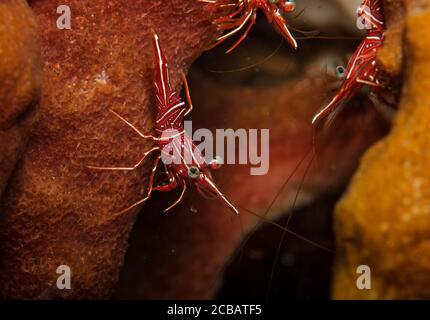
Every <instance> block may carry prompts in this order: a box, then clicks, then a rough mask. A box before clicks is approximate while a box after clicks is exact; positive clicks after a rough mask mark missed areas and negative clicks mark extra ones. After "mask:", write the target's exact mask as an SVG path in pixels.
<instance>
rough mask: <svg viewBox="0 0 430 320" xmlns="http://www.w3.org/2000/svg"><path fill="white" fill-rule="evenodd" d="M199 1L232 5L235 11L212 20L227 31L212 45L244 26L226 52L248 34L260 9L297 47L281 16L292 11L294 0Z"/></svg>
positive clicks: (294, 46) (225, 5)
mask: <svg viewBox="0 0 430 320" xmlns="http://www.w3.org/2000/svg"><path fill="white" fill-rule="evenodd" d="M199 1H201V2H206V3H212V4H214V5H216V6H219V7H234V8H235V11H233V12H232V13H231V14H228V15H226V16H224V17H221V18H219V19H217V20H215V21H214V23H215V24H216V25H217V26H218V29H220V30H222V31H227V33H225V34H224V35H222V36H220V37H219V38H218V39H217V40H216V42H215V44H214V47H215V46H217V45H219V44H220V43H222V42H224V41H225V40H227V39H228V38H230V37H232V36H233V35H235V34H237V33H238V32H240V31H241V30H242V29H243V28H245V27H246V29H245V32H244V33H243V34H242V35H241V36H240V38H239V40H238V41H237V42H236V43H235V44H234V45H233V46H232V47H231V48H230V49H228V50H227V53H230V52H231V51H233V50H234V49H235V48H236V47H237V46H238V45H239V44H240V43H241V42H242V41H243V40H244V39H245V38H246V36H247V35H248V33H249V31H250V30H251V28H252V26H253V25H254V24H255V21H256V18H257V11H258V10H259V9H261V10H262V11H263V12H264V14H265V15H266V18H267V20H268V21H269V23H273V24H274V25H275V26H276V28H277V30H278V31H279V32H280V33H281V34H282V36H283V37H284V38H285V39H286V40H287V41H288V42H289V43H290V44H291V46H292V47H293V48H294V49H297V41H296V39H294V37H293V35H292V34H291V32H290V30H289V29H288V26H287V22H286V20H285V19H284V17H283V16H282V13H288V12H292V11H293V10H294V9H295V7H296V3H295V1H294V0H232V1H229V2H228V3H225V2H223V1H222V0H221V1H220V0H199Z"/></svg>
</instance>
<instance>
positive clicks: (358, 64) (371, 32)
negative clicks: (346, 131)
mask: <svg viewBox="0 0 430 320" xmlns="http://www.w3.org/2000/svg"><path fill="white" fill-rule="evenodd" d="M358 16H359V18H360V19H363V24H364V25H367V28H366V29H367V35H366V38H365V39H364V40H363V41H362V42H361V44H360V45H359V46H358V48H357V50H356V51H355V53H354V54H353V56H352V57H351V59H350V60H349V62H348V65H347V67H346V69H344V68H343V67H341V68H338V76H339V77H341V78H344V79H345V80H344V83H343V85H342V87H341V88H340V90H339V92H338V93H337V94H336V96H335V97H334V98H333V99H332V100H331V101H330V103H329V104H328V105H327V106H325V107H324V108H323V109H321V110H320V111H319V112H318V113H317V114H316V115H315V117H314V118H313V120H312V123H313V124H315V123H317V122H318V121H319V120H321V119H322V118H324V117H326V116H327V115H329V114H331V113H332V112H336V111H338V110H339V108H341V107H342V106H343V105H344V104H345V103H346V102H348V101H349V100H350V99H352V98H353V97H354V96H355V95H356V94H357V93H358V92H359V90H360V89H361V88H362V87H363V86H365V85H368V86H369V87H370V90H371V92H372V94H374V95H378V91H380V90H381V89H383V88H384V87H385V86H384V83H383V81H382V80H381V75H382V74H381V70H380V68H379V67H378V63H377V54H378V52H379V49H381V47H382V45H383V42H384V33H385V22H384V15H383V12H382V4H381V1H380V0H364V1H363V3H362V5H361V6H360V7H359V9H358Z"/></svg>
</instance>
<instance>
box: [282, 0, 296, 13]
mask: <svg viewBox="0 0 430 320" xmlns="http://www.w3.org/2000/svg"><path fill="white" fill-rule="evenodd" d="M295 8H296V1H295V0H287V1H284V2H283V4H282V9H283V10H284V11H285V12H291V11H294V9H295Z"/></svg>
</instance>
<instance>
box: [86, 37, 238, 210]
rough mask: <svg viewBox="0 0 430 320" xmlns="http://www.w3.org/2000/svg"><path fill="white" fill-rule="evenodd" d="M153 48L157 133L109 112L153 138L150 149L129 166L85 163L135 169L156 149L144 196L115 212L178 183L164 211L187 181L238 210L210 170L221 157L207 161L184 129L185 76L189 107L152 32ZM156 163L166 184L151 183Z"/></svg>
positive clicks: (215, 166)
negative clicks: (149, 133) (175, 192)
mask: <svg viewBox="0 0 430 320" xmlns="http://www.w3.org/2000/svg"><path fill="white" fill-rule="evenodd" d="M153 49H154V56H155V62H156V66H155V96H156V105H157V114H156V125H155V132H156V135H155V136H153V135H145V134H143V133H141V132H140V131H139V130H138V129H137V128H136V127H135V126H134V125H133V124H131V123H130V122H129V121H127V120H126V119H124V118H123V117H122V116H120V115H119V114H117V113H116V112H114V111H111V112H112V113H113V114H114V115H116V116H117V117H118V118H119V119H120V120H121V121H123V122H125V123H126V124H127V125H128V126H129V127H131V128H132V129H133V130H134V131H135V132H136V133H137V134H138V135H139V136H140V137H142V138H144V139H150V140H152V141H154V142H155V144H156V145H155V146H154V147H153V148H152V149H150V150H148V151H146V152H145V153H144V154H143V156H142V158H141V159H140V160H139V161H138V162H137V163H136V164H135V165H134V166H132V167H125V168H118V167H93V166H88V168H90V169H96V170H135V169H137V168H138V167H140V166H141V165H142V163H143V162H144V161H145V159H146V158H147V157H148V156H149V155H150V154H153V153H157V157H156V159H155V161H154V165H153V167H152V171H151V174H150V177H149V183H148V190H147V193H146V197H145V198H143V199H142V200H139V201H138V202H136V203H135V204H133V205H131V206H130V207H128V208H126V209H124V210H122V211H120V212H118V214H121V213H124V212H127V211H129V210H131V209H132V208H135V207H137V206H140V205H142V204H144V203H145V202H146V201H147V200H148V199H149V198H150V197H151V194H152V192H153V191H154V190H155V191H162V192H168V191H171V190H173V189H176V188H177V187H181V188H182V191H181V194H180V196H179V198H178V199H177V200H176V201H175V202H174V203H173V204H172V205H171V206H170V207H168V208H167V209H165V210H164V211H165V212H167V211H169V210H171V209H172V208H174V207H175V206H176V205H178V204H179V203H180V202H181V201H182V199H183V197H184V195H185V192H186V190H187V187H188V186H190V185H194V186H195V187H196V189H197V190H198V191H199V193H201V194H202V195H203V196H205V195H209V196H212V197H216V198H219V199H222V200H223V201H224V202H225V204H226V205H227V206H228V207H229V208H230V209H231V210H232V211H233V212H235V213H236V214H237V213H238V210H237V209H236V208H235V206H234V205H233V204H232V203H231V202H230V201H228V200H227V198H226V197H225V196H224V195H223V193H222V192H221V191H220V190H219V189H218V187H217V186H216V185H215V183H214V181H213V179H212V175H211V170H212V169H218V168H219V167H220V161H219V160H217V159H215V160H213V161H211V162H209V163H207V162H206V161H205V159H204V157H203V156H202V154H201V152H200V150H199V149H198V147H197V146H196V145H195V144H194V142H193V140H192V139H191V137H190V136H189V135H188V134H187V133H186V132H185V130H184V127H183V121H184V117H185V116H186V115H187V114H188V113H190V112H191V111H192V102H191V98H190V94H189V89H188V84H187V81H186V78H185V76H184V75H182V76H183V79H184V85H185V90H186V95H187V100H188V104H189V108H187V107H186V104H185V102H183V101H182V100H181V98H180V96H179V94H178V93H177V92H176V91H174V90H173V89H172V87H171V85H170V77H169V70H168V65H167V61H166V57H165V55H164V53H163V51H162V49H161V46H160V41H159V38H158V36H157V34H155V33H154V37H153ZM159 166H162V167H164V171H165V174H166V176H167V178H168V181H167V183H165V184H162V185H158V186H154V178H155V174H156V172H157V169H158V167H159Z"/></svg>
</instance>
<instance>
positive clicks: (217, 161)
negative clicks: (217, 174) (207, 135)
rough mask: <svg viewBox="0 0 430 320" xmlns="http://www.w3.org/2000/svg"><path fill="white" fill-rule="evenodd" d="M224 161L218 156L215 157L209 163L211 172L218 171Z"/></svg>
mask: <svg viewBox="0 0 430 320" xmlns="http://www.w3.org/2000/svg"><path fill="white" fill-rule="evenodd" d="M223 163H224V161H223V159H222V158H221V157H220V156H216V157H215V159H213V160H212V161H211V162H209V167H210V168H211V169H212V170H218V169H219V168H221V166H222V165H223Z"/></svg>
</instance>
